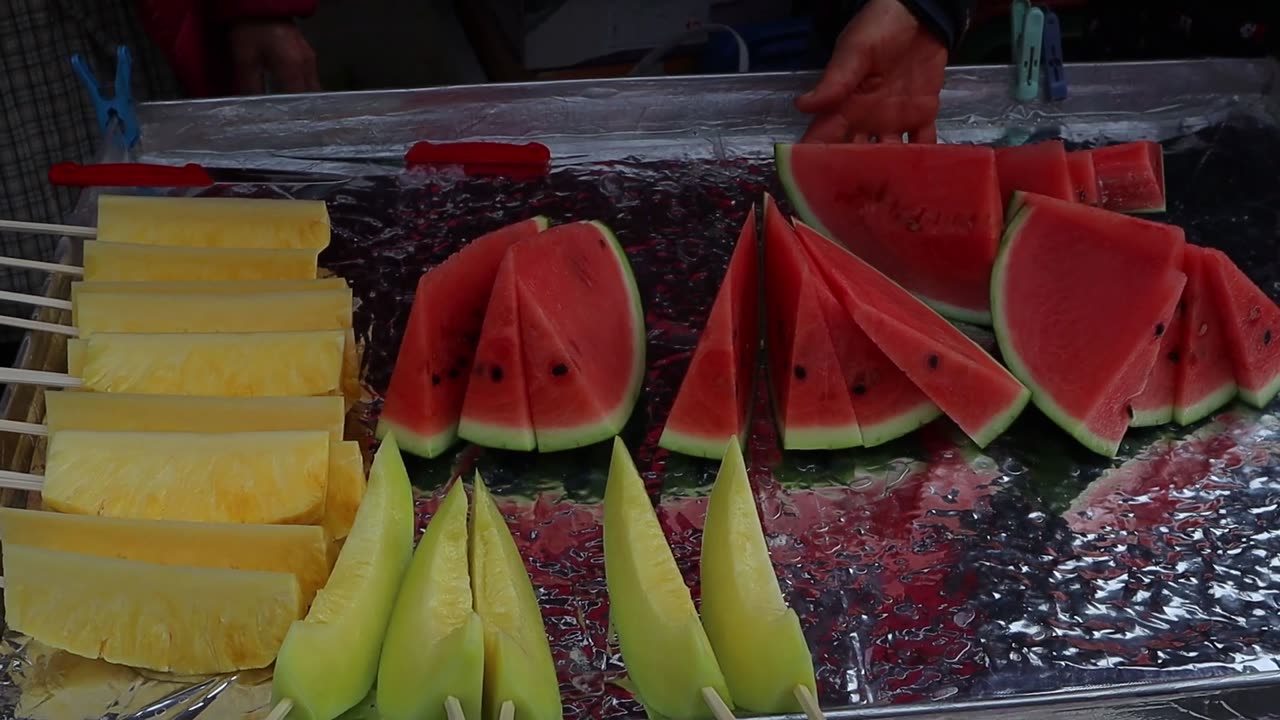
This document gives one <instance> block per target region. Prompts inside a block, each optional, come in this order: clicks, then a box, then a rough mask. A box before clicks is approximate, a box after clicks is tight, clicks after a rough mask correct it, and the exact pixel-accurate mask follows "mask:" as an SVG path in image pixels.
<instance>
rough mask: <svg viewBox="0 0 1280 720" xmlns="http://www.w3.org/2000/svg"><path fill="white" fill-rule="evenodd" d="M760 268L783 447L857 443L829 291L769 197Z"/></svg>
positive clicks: (772, 384) (772, 387)
mask: <svg viewBox="0 0 1280 720" xmlns="http://www.w3.org/2000/svg"><path fill="white" fill-rule="evenodd" d="M764 271H765V297H766V298H768V301H767V302H766V303H765V324H766V330H767V333H768V334H767V339H766V341H765V349H766V350H767V351H768V360H769V377H770V383H769V387H770V390H771V391H772V394H773V408H774V415H775V417H776V419H777V423H778V432H779V435H780V436H781V437H782V447H783V448H785V449H787V450H820V449H834V448H847V447H857V446H859V445H861V444H862V431H861V428H860V427H859V425H858V417H857V415H856V414H855V413H854V409H853V402H852V401H851V400H850V399H849V398H850V390H849V388H848V387H847V386H846V385H845V379H844V373H843V371H842V369H841V367H840V360H839V358H838V357H836V351H835V346H834V345H833V344H832V341H831V330H830V328H828V327H827V323H826V318H825V315H824V313H823V298H822V296H823V295H824V294H826V293H828V292H829V291H828V290H827V288H826V286H825V285H824V284H823V283H822V280H821V279H820V278H819V277H818V276H817V275H816V274H815V273H814V272H813V270H812V268H810V266H809V261H808V259H807V258H806V257H805V255H804V252H803V251H802V250H801V249H800V244H799V243H798V242H797V241H796V237H795V233H794V231H792V229H791V226H789V225H788V224H787V221H786V219H785V218H783V217H782V213H780V212H778V207H777V205H775V204H774V203H773V199H772V198H770V197H767V196H766V197H765V206H764Z"/></svg>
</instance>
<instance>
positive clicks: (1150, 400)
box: [1129, 245, 1230, 427]
mask: <svg viewBox="0 0 1280 720" xmlns="http://www.w3.org/2000/svg"><path fill="white" fill-rule="evenodd" d="M1191 250H1192V247H1191V246H1190V245H1188V246H1187V252H1186V254H1185V255H1184V256H1183V263H1184V264H1185V265H1186V267H1185V268H1184V270H1185V272H1186V275H1187V285H1186V287H1184V288H1183V298H1184V299H1185V298H1186V294H1187V292H1188V291H1190V289H1191V269H1190V265H1191V257H1192V253H1191ZM1183 305H1184V303H1183V302H1178V303H1177V304H1176V305H1175V306H1174V309H1173V314H1172V315H1171V316H1170V317H1169V319H1168V321H1167V322H1165V323H1164V324H1163V325H1156V334H1157V335H1158V336H1159V337H1160V346H1159V349H1158V350H1157V351H1156V360H1155V364H1154V365H1153V366H1152V368H1151V375H1150V376H1149V377H1148V378H1147V382H1146V385H1145V386H1144V387H1143V388H1142V393H1141V394H1139V395H1138V396H1137V397H1135V398H1133V399H1132V400H1131V401H1130V402H1129V406H1130V407H1131V408H1132V409H1133V420H1132V421H1131V422H1130V423H1129V425H1130V427H1153V426H1155V425H1164V424H1165V423H1167V422H1169V421H1171V420H1173V412H1174V409H1173V406H1174V400H1175V397H1176V395H1177V389H1178V370H1179V367H1178V366H1179V364H1180V361H1181V359H1182V355H1183V354H1184V353H1183V351H1182V346H1183V342H1184V338H1183V335H1182V331H1183V325H1184V321H1185V312H1184V309H1183ZM1228 372H1230V371H1228Z"/></svg>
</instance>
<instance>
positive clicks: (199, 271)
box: [84, 240, 317, 282]
mask: <svg viewBox="0 0 1280 720" xmlns="http://www.w3.org/2000/svg"><path fill="white" fill-rule="evenodd" d="M316 269H317V261H316V251H315V250H253V249H223V248H198V247H161V246H151V245H119V244H116V243H105V242H100V241H93V240H87V241H85V243H84V279H85V280H91V281H103V282H138V281H178V280H184V281H185V280H190V281H210V280H311V279H315V277H316Z"/></svg>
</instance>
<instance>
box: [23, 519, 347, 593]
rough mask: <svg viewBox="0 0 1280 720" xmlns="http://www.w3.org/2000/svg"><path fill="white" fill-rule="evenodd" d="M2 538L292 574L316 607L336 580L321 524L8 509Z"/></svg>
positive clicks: (50, 546)
mask: <svg viewBox="0 0 1280 720" xmlns="http://www.w3.org/2000/svg"><path fill="white" fill-rule="evenodd" d="M0 541H2V542H3V543H4V544H5V546H8V545H10V544H12V545H21V546H24V547H34V548H41V549H44V550H58V551H60V552H71V553H80V554H83V555H93V556H95V557H108V558H117V559H119V560H137V561H140V562H147V563H155V564H157V565H182V566H186V567H204V568H224V569H227V570H263V571H268V572H283V573H291V574H293V575H294V576H296V577H297V578H298V584H299V586H300V588H301V591H302V602H303V605H309V604H311V598H313V597H315V594H316V591H317V590H319V589H320V588H321V587H322V586H323V585H324V582H325V579H326V578H328V577H329V551H328V540H327V538H326V537H325V532H324V530H323V529H322V528H319V527H316V526H314V525H248V524H241V523H205V522H181V521H174V520H126V519H121V518H104V517H94V516H91V515H68V514H66V513H56V512H47V511H42V510H20V509H18V508H0Z"/></svg>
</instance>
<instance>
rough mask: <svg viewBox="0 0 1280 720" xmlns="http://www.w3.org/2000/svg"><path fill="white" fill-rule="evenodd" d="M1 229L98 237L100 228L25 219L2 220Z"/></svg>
mask: <svg viewBox="0 0 1280 720" xmlns="http://www.w3.org/2000/svg"><path fill="white" fill-rule="evenodd" d="M0 230H9V231H12V232H24V233H31V234H33V235H67V236H70V237H85V238H91V237H98V229H97V228H91V227H85V226H83V225H57V224H55V223H38V222H26V221H24V220H0Z"/></svg>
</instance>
